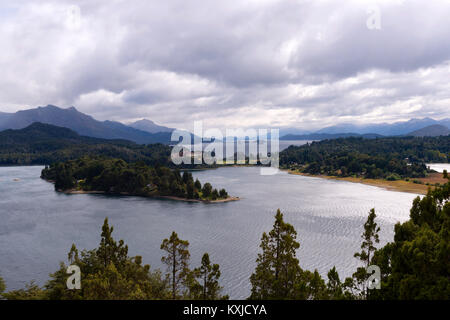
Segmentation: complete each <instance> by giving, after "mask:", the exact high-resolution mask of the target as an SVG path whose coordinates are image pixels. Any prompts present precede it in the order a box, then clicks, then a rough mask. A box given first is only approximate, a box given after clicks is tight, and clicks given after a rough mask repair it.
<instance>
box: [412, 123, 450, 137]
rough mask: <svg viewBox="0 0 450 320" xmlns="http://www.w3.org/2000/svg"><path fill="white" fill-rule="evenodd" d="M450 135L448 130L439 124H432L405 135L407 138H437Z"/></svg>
mask: <svg viewBox="0 0 450 320" xmlns="http://www.w3.org/2000/svg"><path fill="white" fill-rule="evenodd" d="M449 134H450V129H449V128H447V127H446V126H443V125H440V124H433V125H431V126H427V127H425V128H422V129H419V130H415V131H412V132H410V133H408V134H407V136H414V137H437V136H447V135H449Z"/></svg>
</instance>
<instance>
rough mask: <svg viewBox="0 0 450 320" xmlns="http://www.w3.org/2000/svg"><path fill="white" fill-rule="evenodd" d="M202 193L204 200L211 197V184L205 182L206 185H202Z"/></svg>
mask: <svg viewBox="0 0 450 320" xmlns="http://www.w3.org/2000/svg"><path fill="white" fill-rule="evenodd" d="M202 192H203V196H204V197H205V198H208V197H209V196H210V195H211V192H212V185H211V183H209V182H206V183H205V184H204V185H203V189H202Z"/></svg>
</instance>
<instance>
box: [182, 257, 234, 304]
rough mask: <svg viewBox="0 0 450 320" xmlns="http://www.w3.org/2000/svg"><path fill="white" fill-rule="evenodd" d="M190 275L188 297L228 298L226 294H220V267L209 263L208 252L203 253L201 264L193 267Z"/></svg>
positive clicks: (204, 298) (206, 298)
mask: <svg viewBox="0 0 450 320" xmlns="http://www.w3.org/2000/svg"><path fill="white" fill-rule="evenodd" d="M190 277H191V281H190V285H189V292H190V294H189V298H190V299H202V300H224V299H228V296H222V295H221V291H222V287H221V286H220V285H219V278H220V267H219V265H218V264H211V261H210V259H209V254H208V253H205V254H204V255H203V257H202V263H201V266H200V267H198V268H195V269H194V270H193V271H192V273H191V276H190Z"/></svg>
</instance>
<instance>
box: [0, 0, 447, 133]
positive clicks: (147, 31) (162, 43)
mask: <svg viewBox="0 0 450 320" xmlns="http://www.w3.org/2000/svg"><path fill="white" fill-rule="evenodd" d="M449 17H450V1H449V0H442V1H433V0H431V1H423V0H421V1H414V0H410V1H395V0H389V1H362V0H355V1H345V2H344V1H322V0H310V1H297V0H285V1H275V0H250V1H246V0H238V1H230V0H227V1H218V0H217V1H216V0H214V1H210V0H202V1H197V0H189V1H186V0H182V1H178V0H165V1H159V0H152V1H148V0H142V1H133V0H131V1H130V0H127V1H119V0H108V1H94V0H77V1H61V0H57V1H56V0H55V1H44V0H43V1H21V0H14V1H12V0H11V1H8V0H2V1H1V2H0V88H1V90H0V111H3V112H14V111H17V110H20V109H26V108H30V107H36V106H39V105H47V104H54V105H58V106H61V107H70V106H72V105H73V106H75V107H76V108H77V109H78V110H80V111H82V112H85V113H88V114H90V115H92V116H94V117H95V118H97V119H99V120H106V119H111V120H119V121H123V122H128V121H132V120H137V119H141V118H148V119H152V120H154V121H155V122H157V123H160V124H164V125H168V126H171V127H178V128H186V129H190V128H192V126H193V121H194V120H203V121H204V126H205V127H219V128H226V127H230V128H235V127H256V128H263V127H269V126H270V127H298V128H302V129H314V128H321V127H324V126H327V125H329V124H335V123H347V122H353V123H367V122H393V121H399V120H407V119H410V118H422V117H433V118H435V119H441V118H445V117H450V111H449V110H450V108H449V106H450V81H449V79H450V19H449Z"/></svg>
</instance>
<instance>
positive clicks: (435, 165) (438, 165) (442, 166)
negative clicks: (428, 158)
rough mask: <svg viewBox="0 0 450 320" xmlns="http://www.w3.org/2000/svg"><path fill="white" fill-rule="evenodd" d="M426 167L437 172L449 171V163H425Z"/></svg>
mask: <svg viewBox="0 0 450 320" xmlns="http://www.w3.org/2000/svg"><path fill="white" fill-rule="evenodd" d="M427 167H429V168H430V169H431V170H435V171H437V172H444V170H447V172H450V163H427Z"/></svg>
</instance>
